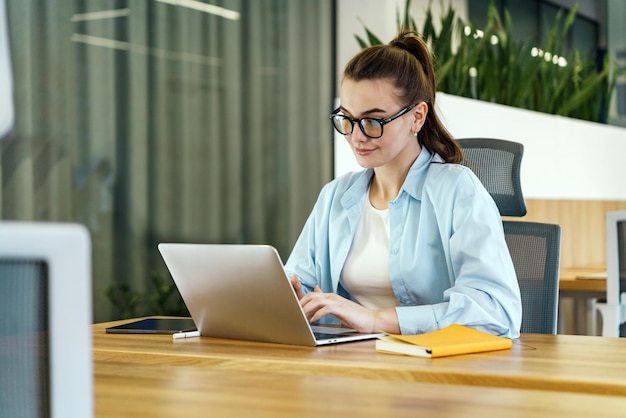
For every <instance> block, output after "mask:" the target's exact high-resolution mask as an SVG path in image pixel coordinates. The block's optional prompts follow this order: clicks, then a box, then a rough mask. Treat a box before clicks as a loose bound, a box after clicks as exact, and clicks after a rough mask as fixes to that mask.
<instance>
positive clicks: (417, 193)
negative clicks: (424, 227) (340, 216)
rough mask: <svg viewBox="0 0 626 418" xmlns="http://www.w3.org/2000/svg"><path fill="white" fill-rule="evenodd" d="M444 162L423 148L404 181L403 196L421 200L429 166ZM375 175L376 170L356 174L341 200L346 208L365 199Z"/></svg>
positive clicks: (369, 169)
mask: <svg viewBox="0 0 626 418" xmlns="http://www.w3.org/2000/svg"><path fill="white" fill-rule="evenodd" d="M443 162H444V161H443V159H442V158H441V157H440V156H439V155H438V154H436V153H434V152H431V151H429V150H428V149H427V148H425V147H424V146H422V150H421V151H420V153H419V155H418V156H417V158H416V159H415V161H414V162H413V165H412V166H411V168H410V169H409V173H408V174H407V176H406V179H405V180H404V184H403V185H402V188H401V190H400V194H402V191H405V192H406V193H408V194H409V195H410V196H411V197H413V198H414V199H416V200H421V196H422V189H423V187H424V180H425V179H426V173H427V172H428V167H429V165H430V164H431V163H443ZM373 175H374V170H373V169H371V168H368V169H367V170H363V171H360V172H359V173H357V174H356V178H355V179H354V182H353V183H352V185H351V186H350V187H349V188H348V189H347V190H346V192H345V194H344V195H343V197H342V198H341V203H342V204H343V205H344V207H346V208H347V207H350V206H352V205H354V204H356V203H357V202H359V201H361V200H362V199H363V196H364V195H366V194H367V189H368V188H369V184H370V181H371V180H372V177H373ZM400 194H399V195H400ZM399 195H398V196H399Z"/></svg>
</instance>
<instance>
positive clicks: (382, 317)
mask: <svg viewBox="0 0 626 418" xmlns="http://www.w3.org/2000/svg"><path fill="white" fill-rule="evenodd" d="M292 284H293V282H292ZM294 288H295V286H294ZM296 293H297V291H296ZM300 304H301V305H302V309H303V310H304V313H305V315H306V317H307V319H308V320H309V322H314V321H317V320H318V319H320V318H322V317H323V316H325V315H329V314H332V315H334V316H335V317H336V318H337V319H339V320H340V321H341V322H343V323H344V324H345V325H347V326H349V327H351V328H354V329H356V330H357V331H359V332H364V333H372V332H380V331H385V332H389V333H399V332H400V331H399V325H398V316H397V315H396V311H395V309H381V310H376V311H374V310H371V309H367V308H365V307H363V306H361V305H359V304H358V303H356V302H353V301H351V300H348V299H346V298H344V297H341V296H339V295H337V294H336V293H324V292H322V290H321V289H320V288H319V287H318V286H316V287H315V290H314V291H313V292H309V293H307V294H306V295H303V296H302V297H301V298H300Z"/></svg>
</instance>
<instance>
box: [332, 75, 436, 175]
mask: <svg viewBox="0 0 626 418" xmlns="http://www.w3.org/2000/svg"><path fill="white" fill-rule="evenodd" d="M394 90H395V88H394V86H393V84H392V83H391V82H390V81H387V80H361V81H354V80H351V79H344V81H343V83H342V85H341V95H340V99H341V106H340V112H341V113H342V114H343V115H346V116H348V117H350V118H353V119H357V118H374V119H386V118H389V117H390V116H393V115H395V114H396V113H398V112H400V111H401V110H402V109H403V108H404V107H405V106H406V105H407V104H409V103H400V102H399V101H398V99H397V95H396V94H394ZM427 112H428V106H427V105H426V104H425V103H423V102H422V103H420V104H418V105H417V106H415V107H414V108H413V109H411V110H410V111H409V112H407V113H405V114H404V115H402V116H400V117H398V118H397V119H394V120H393V121H391V122H388V123H387V124H385V125H384V126H383V135H382V136H381V137H380V138H369V137H368V136H366V135H365V134H364V133H363V131H361V129H360V128H359V126H358V123H354V126H353V129H352V133H351V134H348V135H346V136H345V137H346V140H347V141H348V144H349V145H350V147H351V148H352V151H353V152H354V155H355V157H356V160H357V162H358V163H359V165H361V166H362V167H364V168H376V167H382V166H393V165H398V164H400V165H403V166H405V165H407V164H411V163H412V162H413V161H414V160H415V158H417V156H418V155H419V153H420V150H421V147H420V145H419V142H418V141H417V138H416V136H415V133H416V132H419V130H420V129H421V127H422V125H423V124H424V121H425V120H426V113H427Z"/></svg>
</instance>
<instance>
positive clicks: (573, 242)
mask: <svg viewBox="0 0 626 418" xmlns="http://www.w3.org/2000/svg"><path fill="white" fill-rule="evenodd" d="M526 206H527V208H528V213H527V214H526V216H524V217H523V218H511V217H505V218H504V219H507V220H513V221H515V220H524V221H530V222H546V223H555V224H559V225H561V228H562V235H561V268H570V267H588V266H604V265H605V263H606V260H605V216H606V212H609V211H613V210H626V201H608V200H540V199H527V200H526Z"/></svg>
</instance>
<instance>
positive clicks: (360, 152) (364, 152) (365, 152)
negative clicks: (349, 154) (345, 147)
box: [354, 148, 376, 156]
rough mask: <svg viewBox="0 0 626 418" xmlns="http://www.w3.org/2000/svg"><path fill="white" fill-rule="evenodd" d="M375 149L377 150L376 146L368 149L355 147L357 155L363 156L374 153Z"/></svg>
mask: <svg viewBox="0 0 626 418" xmlns="http://www.w3.org/2000/svg"><path fill="white" fill-rule="evenodd" d="M375 150H376V149H375V148H374V149H367V148H355V149H354V152H355V153H356V154H357V155H361V156H368V155H370V154H371V153H373V152H374V151H375Z"/></svg>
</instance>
